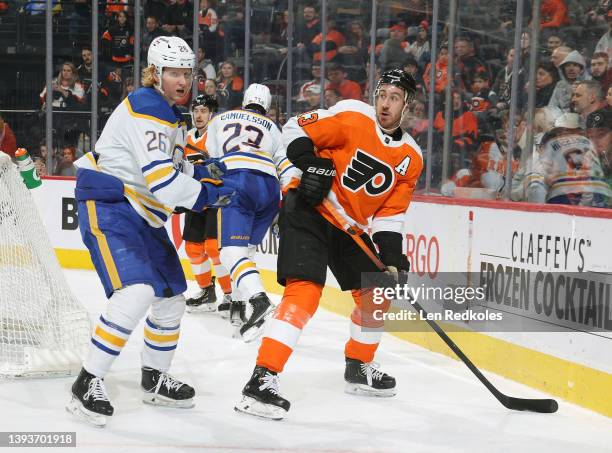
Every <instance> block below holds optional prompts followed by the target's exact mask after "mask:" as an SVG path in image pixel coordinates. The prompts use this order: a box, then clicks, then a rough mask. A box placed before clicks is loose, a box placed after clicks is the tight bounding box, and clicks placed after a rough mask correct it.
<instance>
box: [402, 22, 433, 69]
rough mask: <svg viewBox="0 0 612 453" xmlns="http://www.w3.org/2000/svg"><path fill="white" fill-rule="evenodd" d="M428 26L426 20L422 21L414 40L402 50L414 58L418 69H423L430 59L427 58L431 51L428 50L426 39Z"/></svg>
mask: <svg viewBox="0 0 612 453" xmlns="http://www.w3.org/2000/svg"><path fill="white" fill-rule="evenodd" d="M428 26H429V24H428V23H427V21H426V20H424V21H422V22H421V24H420V25H419V30H418V31H417V35H416V39H415V40H414V41H413V42H412V43H411V44H409V45H408V46H407V47H406V48H405V49H404V50H405V51H406V52H408V53H409V54H411V55H412V56H413V57H414V59H415V60H416V61H417V63H418V64H419V67H420V68H423V67H424V66H425V64H427V62H428V61H429V58H430V57H429V56H430V52H431V50H430V48H429V41H428V39H427V27H428Z"/></svg>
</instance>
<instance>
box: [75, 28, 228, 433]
mask: <svg viewBox="0 0 612 453" xmlns="http://www.w3.org/2000/svg"><path fill="white" fill-rule="evenodd" d="M194 64H195V58H194V54H193V52H192V50H191V49H190V47H189V46H188V45H187V43H186V42H185V41H183V40H182V39H180V38H177V37H159V38H156V39H155V40H154V41H153V42H152V43H151V46H150V48H149V51H148V68H146V69H145V70H144V71H143V78H142V85H143V88H140V89H138V90H136V91H135V92H133V93H132V94H130V95H129V96H128V97H127V98H126V99H125V100H124V101H123V102H122V103H121V104H120V105H119V106H118V107H117V108H116V109H115V111H114V112H113V114H112V115H111V117H110V118H109V120H108V122H107V123H106V126H105V128H104V130H103V131H102V135H101V136H100V139H99V140H98V142H97V143H96V147H95V155H96V156H97V160H96V159H94V158H93V155H92V153H89V154H87V155H86V156H85V157H84V158H82V159H81V160H80V161H79V162H78V167H79V170H78V173H77V186H76V198H77V202H78V213H79V226H80V230H81V236H82V238H83V241H84V243H85V245H86V246H87V248H88V249H89V252H90V255H91V259H92V261H93V263H94V266H95V268H96V271H97V273H98V276H99V277H100V280H101V281H102V284H103V286H104V289H105V292H106V296H107V297H108V299H109V301H108V306H107V308H106V312H105V313H103V314H102V315H101V316H100V318H99V320H98V322H97V323H96V326H95V329H94V332H93V334H92V337H91V343H90V346H89V352H88V354H87V357H86V359H85V361H84V363H83V368H82V370H81V372H80V374H79V376H78V378H77V379H76V381H75V382H74V384H73V386H72V401H71V402H70V404H69V405H68V406H67V409H68V410H69V411H70V412H72V413H74V414H75V415H77V416H79V417H80V418H83V419H85V420H86V421H88V422H90V423H92V424H95V425H98V426H104V425H105V423H106V416H110V415H113V411H114V409H113V406H112V405H111V403H110V401H109V399H108V396H107V393H106V389H105V386H104V378H105V376H106V374H107V373H108V371H109V369H110V367H111V365H112V364H113V362H114V360H115V359H116V358H117V356H118V355H119V354H120V352H121V350H122V349H123V347H124V345H125V343H126V342H127V340H128V338H129V336H130V334H131V333H132V331H133V330H134V328H135V327H136V326H137V325H138V323H139V321H140V320H141V319H142V318H143V317H144V316H145V314H147V312H148V316H147V318H146V321H145V327H144V347H143V351H142V379H141V387H142V390H143V401H144V402H145V403H149V404H154V405H163V406H174V407H184V408H187V407H192V406H193V405H194V403H193V397H194V394H195V392H194V389H193V388H192V387H190V386H189V385H187V384H185V383H183V382H181V381H179V380H178V379H175V378H173V377H172V376H170V375H169V374H168V369H169V368H170V364H171V361H172V358H173V356H174V353H175V350H176V347H177V343H178V338H179V328H180V322H181V318H182V316H183V312H184V310H185V299H184V297H183V295H182V294H183V293H184V292H185V290H186V288H187V285H186V282H185V276H184V273H183V270H182V268H181V264H180V261H179V258H178V255H177V253H176V249H175V248H174V246H173V244H172V242H171V241H170V238H169V237H168V234H167V232H166V230H165V228H164V227H163V225H164V223H165V221H166V220H167V219H168V217H169V216H170V215H171V214H172V212H173V210H174V209H175V208H177V207H179V208H183V209H190V210H193V211H201V210H202V209H204V207H206V206H211V205H215V204H223V203H227V202H228V201H229V198H230V197H231V193H232V192H233V191H232V189H231V188H229V187H228V186H223V185H221V183H220V181H219V180H216V181H215V180H211V179H210V173H209V172H208V171H207V168H206V166H200V167H194V165H192V164H191V163H189V162H187V161H185V160H184V158H183V156H184V146H185V137H186V128H185V124H184V123H183V122H182V117H181V114H180V112H179V111H178V109H177V108H176V107H175V105H174V103H175V102H176V101H177V100H179V99H181V98H182V97H183V96H184V94H185V93H186V92H187V91H188V89H189V87H190V85H191V80H192V70H193V67H194ZM219 166H221V167H222V164H219ZM202 181H204V182H202Z"/></svg>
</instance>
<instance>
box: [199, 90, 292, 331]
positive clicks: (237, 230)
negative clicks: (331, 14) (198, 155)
mask: <svg viewBox="0 0 612 453" xmlns="http://www.w3.org/2000/svg"><path fill="white" fill-rule="evenodd" d="M271 102H272V96H271V95H270V90H269V89H268V87H267V86H265V85H260V84H257V83H254V84H252V85H250V86H249V87H248V88H247V89H246V91H245V93H244V99H243V101H242V109H236V110H230V111H227V112H224V113H221V114H218V115H217V116H215V117H214V118H213V119H212V120H211V121H210V123H209V125H208V136H207V138H206V149H207V151H208V152H209V154H210V156H211V157H215V158H219V159H220V161H221V162H222V163H223V164H225V166H226V167H227V171H226V173H225V174H224V175H223V180H224V181H227V182H228V183H231V184H232V186H234V187H235V188H236V194H235V195H234V197H233V198H232V203H231V204H229V205H227V206H223V207H221V208H220V209H219V211H218V215H217V222H218V241H219V248H220V251H221V261H222V262H223V263H224V264H225V265H226V266H227V267H228V269H230V276H231V278H232V285H233V287H234V289H237V290H238V292H239V293H240V295H241V299H242V300H247V301H248V303H247V304H245V306H244V308H242V307H239V310H240V312H241V313H242V311H243V310H244V314H243V315H242V316H241V317H242V318H243V321H244V324H243V325H242V326H241V327H240V328H239V333H240V335H241V336H242V338H243V339H244V341H247V342H248V341H252V340H253V339H255V338H257V336H258V335H259V334H260V333H261V327H262V325H263V321H264V320H265V318H266V317H267V316H269V315H270V313H271V312H272V311H273V310H274V306H273V305H272V304H271V302H270V300H269V299H268V296H267V295H266V293H265V291H264V287H263V285H262V282H261V278H260V276H259V272H258V270H257V267H256V265H255V262H254V260H253V258H254V254H255V248H256V246H257V245H258V244H260V243H261V241H262V240H263V238H264V236H265V234H266V231H267V230H268V228H270V226H271V224H272V221H273V220H274V218H275V217H276V215H277V214H278V209H279V202H280V193H281V187H286V186H288V185H289V184H290V182H291V180H292V178H294V177H296V179H297V177H299V175H300V174H301V173H300V171H299V170H298V169H297V168H295V167H294V166H293V165H292V164H291V162H290V161H289V160H288V159H287V157H286V155H285V148H284V146H283V144H282V140H281V132H280V130H279V129H278V127H277V126H276V125H275V124H274V123H273V122H272V121H271V120H270V119H268V118H266V117H265V114H266V112H267V111H268V109H269V108H270V104H271ZM279 179H280V185H279ZM232 312H233V313H236V312H237V309H236V307H235V304H234V307H233V310H232ZM230 317H231V314H230Z"/></svg>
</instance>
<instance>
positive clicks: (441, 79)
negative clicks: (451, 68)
mask: <svg viewBox="0 0 612 453" xmlns="http://www.w3.org/2000/svg"><path fill="white" fill-rule="evenodd" d="M430 68H431V63H428V64H427V66H426V67H425V72H424V73H423V80H424V81H425V88H426V89H427V92H429V71H430ZM435 74H436V79H435V80H434V91H435V92H436V93H437V94H441V93H442V92H443V91H444V88H445V87H446V84H447V83H448V49H446V48H444V47H443V48H442V49H440V55H439V56H438V59H437V60H436V67H435Z"/></svg>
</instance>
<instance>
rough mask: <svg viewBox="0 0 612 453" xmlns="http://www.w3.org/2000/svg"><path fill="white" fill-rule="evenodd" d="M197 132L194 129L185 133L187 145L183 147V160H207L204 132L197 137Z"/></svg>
mask: <svg viewBox="0 0 612 453" xmlns="http://www.w3.org/2000/svg"><path fill="white" fill-rule="evenodd" d="M197 135H198V130H197V129H196V128H195V127H194V128H193V129H191V130H190V131H189V132H188V133H187V143H186V145H185V158H186V159H188V160H190V161H193V160H197V159H198V158H204V159H208V151H207V150H206V135H207V133H206V132H204V133H203V134H202V135H200V136H199V137H197Z"/></svg>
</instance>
